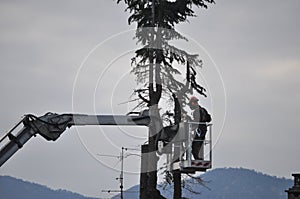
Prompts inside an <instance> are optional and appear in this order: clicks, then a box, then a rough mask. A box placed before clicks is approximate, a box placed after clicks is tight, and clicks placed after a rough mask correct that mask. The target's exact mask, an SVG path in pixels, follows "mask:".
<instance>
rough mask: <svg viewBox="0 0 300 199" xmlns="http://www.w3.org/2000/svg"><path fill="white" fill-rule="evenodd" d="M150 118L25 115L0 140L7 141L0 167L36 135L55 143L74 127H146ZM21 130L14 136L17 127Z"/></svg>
mask: <svg viewBox="0 0 300 199" xmlns="http://www.w3.org/2000/svg"><path fill="white" fill-rule="evenodd" d="M149 123H150V117H149V115H148V111H143V112H141V113H139V114H138V115H134V116H132V115H84V114H55V113H47V114H45V115H43V116H41V117H36V116H34V115H25V117H24V118H23V119H22V120H21V121H20V122H19V123H18V124H17V125H16V126H14V127H13V128H12V129H11V130H10V131H9V132H8V133H6V134H5V135H4V137H3V138H1V140H0V144H1V143H2V142H3V141H4V140H5V139H6V138H8V139H9V141H8V142H7V143H6V144H5V145H4V146H3V147H2V148H1V149H0V167H1V166H2V165H3V164H4V163H5V162H6V161H7V160H8V159H9V158H10V157H11V156H12V155H13V154H14V153H15V152H17V151H18V150H19V149H20V148H22V146H23V145H24V144H25V143H26V142H27V141H28V140H29V139H30V138H32V137H33V136H36V134H40V135H41V136H43V137H44V138H45V139H46V140H48V141H55V140H56V139H58V138H59V136H60V135H61V134H62V133H63V132H64V131H65V130H66V128H67V127H68V128H70V127H71V126H75V125H142V126H148V125H149ZM21 124H23V126H24V127H23V128H22V129H21V130H20V131H18V132H17V133H16V134H14V131H15V130H16V129H17V127H18V126H20V125H21Z"/></svg>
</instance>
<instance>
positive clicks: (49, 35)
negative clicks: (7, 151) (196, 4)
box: [0, 0, 300, 197]
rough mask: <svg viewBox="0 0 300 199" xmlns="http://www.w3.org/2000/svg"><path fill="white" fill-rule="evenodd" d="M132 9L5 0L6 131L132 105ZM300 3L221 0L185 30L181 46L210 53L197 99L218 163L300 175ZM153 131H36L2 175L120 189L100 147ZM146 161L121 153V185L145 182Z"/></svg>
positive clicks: (139, 140) (78, 188)
mask: <svg viewBox="0 0 300 199" xmlns="http://www.w3.org/2000/svg"><path fill="white" fill-rule="evenodd" d="M124 9H125V6H124V5H123V4H120V5H117V4H116V2H115V1H112V0H97V1H96V0H89V1H86V0H85V1H83V0H76V1H73V0H72V1H71V0H63V1H34V0H28V1H17V0H10V1H8V0H2V1H1V2H0V27H1V28H0V75H1V78H0V92H1V103H0V107H1V108H0V110H1V123H0V132H1V133H2V134H4V132H5V131H7V130H9V129H10V128H11V127H12V126H13V125H14V124H15V123H16V122H17V121H18V120H19V119H20V118H21V116H22V115H24V114H26V113H33V114H35V115H38V116H39V115H43V114H44V113H46V112H48V111H52V112H57V113H69V112H76V113H89V114H111V113H114V114H125V113H126V112H127V111H128V110H129V108H130V106H132V105H130V106H128V105H118V104H119V103H121V102H124V101H126V100H128V99H130V95H131V92H132V90H133V89H134V88H135V82H134V77H133V76H132V75H130V74H129V72H130V58H131V56H132V55H133V51H134V49H136V46H135V41H134V40H132V37H133V34H134V32H133V30H132V29H133V28H135V25H131V26H128V24H127V17H128V13H125V12H124ZM299 9H300V2H299V1H298V0H287V1H280V0H267V1H258V0H253V1H238V0H227V1H226V2H225V1H222V0H217V1H216V4H215V5H212V6H210V8H209V9H208V10H200V9H197V15H198V17H197V18H192V19H190V20H189V23H187V24H184V25H180V26H179V27H178V30H179V31H180V32H181V33H182V34H184V35H187V37H188V38H190V39H189V41H190V42H189V43H188V45H184V44H183V46H186V47H187V50H190V51H192V52H193V53H199V54H200V56H202V58H203V60H204V66H203V69H202V70H201V75H202V76H201V78H200V79H201V80H202V81H203V83H204V84H205V85H206V87H207V88H208V89H209V97H208V98H207V99H201V102H202V103H203V104H204V105H206V107H207V108H208V110H209V111H210V112H211V113H212V115H213V119H214V121H213V123H214V124H215V128H214V133H215V134H214V144H215V146H214V154H213V156H214V159H213V160H214V161H213V163H214V165H213V167H214V168H217V167H245V168H249V169H255V170H258V171H261V172H263V173H267V174H270V175H275V176H279V177H288V178H289V177H290V175H291V173H293V172H300V160H299V158H298V156H299V152H300V145H299V139H300V134H299V129H300V106H299V101H300V92H299V85H300V78H299V75H300V57H299V52H300V37H299V35H300V22H299V18H300V14H299ZM223 83H224V84H223ZM224 121H225V125H224V126H223V124H224ZM223 127H224V128H223ZM2 134H1V135H2ZM146 138H147V131H146V129H145V128H142V127H139V128H131V127H130V128H118V127H105V128H103V127H101V128H99V127H80V128H77V129H76V128H72V129H70V130H68V131H66V132H65V133H64V134H63V135H62V136H61V138H60V139H58V141H56V142H54V143H48V142H46V141H45V140H43V139H42V138H40V137H39V136H37V137H36V138H33V139H32V140H30V141H29V142H28V143H27V144H26V145H25V146H24V147H23V148H22V150H20V151H19V152H17V153H16V154H15V155H14V156H13V157H12V158H11V159H10V160H9V161H8V162H7V163H5V164H4V165H3V166H2V167H1V170H0V174H1V175H10V176H14V177H17V178H21V179H24V180H29V181H32V182H37V183H41V184H44V185H47V186H49V187H51V188H55V189H57V188H63V189H67V190H71V191H74V192H78V193H81V194H84V195H88V196H101V197H108V196H109V195H107V194H104V193H101V190H102V189H118V187H119V184H118V181H116V180H115V178H116V177H118V175H119V172H118V169H119V167H120V164H118V159H117V158H104V157H101V156H99V155H97V154H110V155H119V153H120V148H121V146H125V147H131V148H138V147H139V146H140V145H141V144H143V143H144V142H145V141H146ZM131 152H132V153H136V152H138V151H131ZM139 164H140V163H139V157H138V156H130V157H128V158H127V159H126V160H125V170H126V171H127V173H126V175H125V188H129V187H130V186H132V185H135V184H138V183H139V175H138V174H137V173H138V170H139Z"/></svg>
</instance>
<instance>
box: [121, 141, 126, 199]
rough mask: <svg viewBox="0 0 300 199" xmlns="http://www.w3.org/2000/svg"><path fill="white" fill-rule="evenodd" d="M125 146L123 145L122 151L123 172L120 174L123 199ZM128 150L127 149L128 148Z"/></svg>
mask: <svg viewBox="0 0 300 199" xmlns="http://www.w3.org/2000/svg"><path fill="white" fill-rule="evenodd" d="M124 149H125V148H124V147H122V152H121V174H120V183H121V185H120V189H121V199H123V179H124ZM126 150H127V149H126Z"/></svg>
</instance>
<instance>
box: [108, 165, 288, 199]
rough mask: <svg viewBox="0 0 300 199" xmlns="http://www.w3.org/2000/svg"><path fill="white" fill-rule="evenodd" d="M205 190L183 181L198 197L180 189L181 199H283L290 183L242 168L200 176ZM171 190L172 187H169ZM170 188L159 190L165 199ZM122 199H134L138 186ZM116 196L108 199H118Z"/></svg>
mask: <svg viewBox="0 0 300 199" xmlns="http://www.w3.org/2000/svg"><path fill="white" fill-rule="evenodd" d="M201 177H202V179H203V180H204V181H205V186H206V187H204V186H202V185H200V184H199V183H192V180H190V179H189V180H187V183H186V185H185V187H188V186H190V188H191V189H192V190H194V191H196V192H200V193H201V194H192V193H191V192H189V191H187V189H183V196H184V197H186V198H189V199H201V198H203V199H208V198H209V199H287V193H285V192H284V190H286V189H288V188H290V187H292V186H293V180H290V179H285V178H277V177H274V176H269V175H266V174H262V173H259V172H256V171H254V170H249V169H243V168H220V169H214V170H211V171H209V172H206V173H205V174H203V175H201ZM172 186H173V185H172ZM172 186H170V185H168V186H166V187H165V188H163V187H161V188H160V189H161V193H162V194H163V195H164V196H165V197H166V198H168V199H169V198H173V192H172V188H173V187H172ZM128 191H129V192H125V193H124V198H130V199H138V198H139V197H138V191H139V186H138V185H137V186H134V187H132V188H130V189H128ZM119 198H120V196H119V195H117V196H115V197H113V198H112V199H119Z"/></svg>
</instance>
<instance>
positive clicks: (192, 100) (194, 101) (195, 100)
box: [189, 96, 199, 104]
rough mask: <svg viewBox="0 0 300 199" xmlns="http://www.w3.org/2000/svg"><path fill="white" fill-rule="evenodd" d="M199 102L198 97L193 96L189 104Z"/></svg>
mask: <svg viewBox="0 0 300 199" xmlns="http://www.w3.org/2000/svg"><path fill="white" fill-rule="evenodd" d="M198 101H199V99H198V98H197V97H195V96H192V97H191V98H190V101H189V104H192V103H197V102H198Z"/></svg>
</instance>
